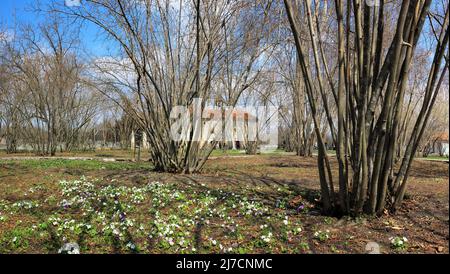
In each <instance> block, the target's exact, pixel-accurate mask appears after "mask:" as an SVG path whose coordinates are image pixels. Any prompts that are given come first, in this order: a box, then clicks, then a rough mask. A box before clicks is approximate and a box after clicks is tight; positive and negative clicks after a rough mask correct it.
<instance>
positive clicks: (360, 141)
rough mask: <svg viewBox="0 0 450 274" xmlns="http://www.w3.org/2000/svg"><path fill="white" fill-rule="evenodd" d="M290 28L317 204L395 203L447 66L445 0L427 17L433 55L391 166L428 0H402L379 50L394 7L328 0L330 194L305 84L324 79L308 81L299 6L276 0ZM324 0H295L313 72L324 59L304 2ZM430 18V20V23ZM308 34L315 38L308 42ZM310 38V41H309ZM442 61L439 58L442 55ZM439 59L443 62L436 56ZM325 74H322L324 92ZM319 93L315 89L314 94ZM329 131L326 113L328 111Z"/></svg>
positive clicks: (371, 206)
mask: <svg viewBox="0 0 450 274" xmlns="http://www.w3.org/2000/svg"><path fill="white" fill-rule="evenodd" d="M284 3H285V8H286V11H287V15H288V19H289V22H290V26H291V30H292V33H293V36H294V40H295V44H296V48H297V53H298V58H299V61H300V64H301V67H302V72H303V80H304V82H305V85H306V87H307V95H308V99H309V104H310V106H311V109H312V115H313V117H314V121H315V127H316V136H317V139H318V144H319V158H318V159H319V171H320V174H321V176H320V181H321V192H322V202H323V205H324V211H326V212H328V213H329V212H331V211H335V212H336V211H339V212H341V213H344V214H349V213H350V214H356V215H357V214H360V213H361V212H365V213H369V214H374V213H378V214H381V213H383V212H384V210H385V209H386V208H388V209H392V210H395V208H397V207H398V206H399V205H400V203H401V202H402V200H403V196H404V193H405V190H406V179H407V177H408V171H409V168H410V166H411V162H412V159H413V156H414V154H415V152H416V150H417V146H418V144H419V142H420V139H421V137H422V135H423V131H424V129H425V128H426V124H427V121H428V120H429V117H430V114H431V112H432V109H433V105H434V102H435V100H436V95H437V94H438V90H439V88H440V86H441V84H442V81H443V78H444V75H445V73H446V70H447V69H448V57H445V51H446V50H447V48H448V32H449V26H448V17H449V15H448V3H446V5H447V8H446V9H445V10H446V12H445V15H444V16H441V17H440V19H439V20H438V19H436V18H435V20H437V21H439V22H435V23H434V24H433V23H432V24H430V27H431V28H432V29H433V30H434V33H435V37H436V43H435V49H434V51H433V52H434V57H433V62H432V64H431V66H430V68H429V73H428V78H427V85H426V86H425V87H423V89H424V99H423V101H422V104H421V108H420V111H419V114H418V116H417V119H416V121H415V125H414V129H413V131H412V134H411V136H409V138H408V140H407V142H406V143H407V146H406V149H405V153H404V155H403V158H402V160H401V162H400V168H399V170H398V171H397V173H395V166H394V162H395V161H394V156H395V151H396V146H397V145H398V143H397V141H398V131H399V127H400V124H401V117H402V110H403V103H404V101H405V100H404V99H405V89H406V88H405V87H406V82H407V80H408V75H409V71H410V66H411V62H412V58H413V56H414V51H415V49H416V47H417V45H418V41H419V37H420V35H421V33H422V32H423V31H422V30H423V28H424V23H425V21H426V18H427V16H430V4H431V1H402V2H401V4H400V6H399V10H398V12H397V14H396V18H397V21H396V22H395V25H393V33H394V35H393V38H392V39H391V40H390V42H389V47H388V50H387V51H384V50H383V44H384V43H386V39H387V37H386V36H387V35H386V32H385V27H386V25H385V24H386V23H387V22H388V21H389V20H388V19H386V12H385V11H388V10H396V7H395V5H396V3H385V2H384V1H380V4H379V5H368V3H367V1H358V0H354V1H348V2H347V3H346V4H345V3H344V1H341V0H336V1H335V3H334V6H335V13H336V20H335V22H334V25H335V26H336V29H337V31H336V33H337V35H336V37H335V39H336V41H337V42H336V43H337V61H338V84H337V88H336V91H337V92H336V94H335V102H334V103H335V104H336V106H337V109H338V115H337V135H336V138H333V139H335V140H336V147H337V160H338V165H339V179H338V182H339V192H338V195H337V196H338V198H336V195H335V190H334V186H333V179H332V178H331V176H328V177H326V176H325V171H328V173H330V167H329V165H328V162H327V156H326V154H325V152H324V145H323V141H322V140H321V139H322V137H321V136H320V132H319V129H318V122H317V121H316V120H317V114H316V112H315V110H314V109H315V108H316V105H317V99H316V98H315V97H314V96H313V95H314V93H313V92H317V91H316V90H319V93H322V92H323V91H324V90H325V89H324V85H325V83H324V81H320V80H319V81H318V87H317V85H315V83H313V81H312V79H313V78H312V75H313V69H312V68H311V66H308V64H307V62H306V59H307V51H306V49H305V47H304V45H302V43H301V37H300V32H299V29H300V27H299V25H300V22H299V18H298V16H297V13H298V10H299V6H297V5H294V3H292V2H291V1H284ZM325 3H326V1H315V2H314V5H312V3H311V1H305V2H304V3H303V7H304V9H305V10H306V11H307V17H306V18H307V25H308V27H309V30H310V38H311V40H312V43H313V48H312V51H313V56H314V61H315V64H314V66H312V67H313V68H315V70H316V71H315V73H316V74H318V75H320V70H321V68H322V67H324V68H326V67H327V66H326V64H327V60H325V59H324V58H320V52H321V50H320V47H321V45H320V43H319V41H318V39H317V36H316V35H315V33H314V30H316V29H319V30H320V26H319V23H318V20H314V17H313V16H312V14H311V12H310V10H311V6H314V7H316V8H317V7H321V8H324V7H325ZM436 23H438V24H436ZM315 41H316V42H315ZM314 44H315V45H314ZM444 61H445V62H444ZM443 62H444V63H443ZM332 82H333V81H331V79H330V81H329V85H330V88H329V90H331V92H333V90H335V89H334V88H333V84H332ZM325 100H326V99H325V98H324V97H322V101H325ZM328 118H329V119H328V120H329V123H330V128H331V132H332V133H333V123H334V122H335V121H333V119H330V117H328Z"/></svg>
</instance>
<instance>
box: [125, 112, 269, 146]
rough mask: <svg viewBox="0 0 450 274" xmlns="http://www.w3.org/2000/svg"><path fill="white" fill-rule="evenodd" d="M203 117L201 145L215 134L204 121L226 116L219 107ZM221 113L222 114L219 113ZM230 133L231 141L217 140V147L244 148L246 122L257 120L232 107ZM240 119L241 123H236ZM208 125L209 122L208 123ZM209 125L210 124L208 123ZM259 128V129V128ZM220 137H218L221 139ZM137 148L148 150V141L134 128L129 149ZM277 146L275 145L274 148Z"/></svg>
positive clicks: (246, 143)
mask: <svg viewBox="0 0 450 274" xmlns="http://www.w3.org/2000/svg"><path fill="white" fill-rule="evenodd" d="M205 111H206V114H205V116H206V117H207V118H205V117H202V122H203V127H202V136H207V137H206V139H207V140H202V145H203V143H204V142H212V141H213V140H214V139H215V137H216V136H215V135H214V134H213V132H214V128H210V127H208V126H207V124H206V122H207V121H208V120H209V119H211V118H212V117H213V116H214V115H218V116H219V117H220V116H222V121H223V122H224V121H225V120H226V118H225V117H224V116H225V114H223V113H222V111H221V110H220V109H213V108H211V109H206V110H205ZM221 113H222V115H221ZM231 119H232V123H233V125H232V135H231V136H230V137H231V139H232V141H229V142H219V143H218V144H217V147H218V148H224V147H225V148H227V149H233V150H240V149H245V148H246V147H247V145H248V140H247V139H248V138H247V137H248V136H247V130H248V123H249V120H254V121H257V117H256V116H255V115H253V114H251V113H249V112H248V111H246V110H245V109H234V110H233V112H232V118H231ZM238 120H239V121H242V124H239V123H238ZM208 125H209V124H208ZM210 126H211V125H210ZM259 130H260V129H259ZM221 138H222V137H220V139H221ZM260 147H265V148H267V147H269V145H266V144H260ZM137 148H139V149H143V150H148V149H149V148H150V144H149V142H148V138H147V134H146V133H145V131H143V130H141V129H136V130H133V131H132V132H131V149H134V150H136V149H137ZM276 148H277V147H276V146H275V147H274V149H276Z"/></svg>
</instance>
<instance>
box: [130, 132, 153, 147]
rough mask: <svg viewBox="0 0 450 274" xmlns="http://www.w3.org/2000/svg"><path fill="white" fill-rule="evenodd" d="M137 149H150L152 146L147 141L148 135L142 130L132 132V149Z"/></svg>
mask: <svg viewBox="0 0 450 274" xmlns="http://www.w3.org/2000/svg"><path fill="white" fill-rule="evenodd" d="M136 147H140V148H142V149H149V148H150V144H149V143H148V141H147V134H146V133H145V132H144V131H142V130H140V129H137V130H133V131H132V132H131V149H135V148H136Z"/></svg>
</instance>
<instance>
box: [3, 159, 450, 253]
mask: <svg viewBox="0 0 450 274" xmlns="http://www.w3.org/2000/svg"><path fill="white" fill-rule="evenodd" d="M279 163H283V165H279ZM332 164H333V165H335V163H334V162H332ZM428 165H430V166H431V165H432V166H433V167H435V169H436V170H432V169H430V167H429V166H428ZM419 167H420V168H422V169H423V170H428V171H432V172H435V173H433V174H435V175H430V176H434V177H432V178H431V177H430V178H428V177H424V178H423V179H419V180H418V181H417V182H420V184H432V185H430V187H431V186H432V187H433V189H435V191H437V189H438V188H439V189H445V188H448V176H447V177H445V176H446V175H441V174H444V173H443V172H444V171H445V170H444V169H445V168H447V165H444V164H441V163H431V162H429V163H426V164H424V163H420V165H418V166H415V167H414V168H415V170H417V169H418V168H419ZM149 168H150V165H149V163H147V162H142V163H132V162H102V161H97V160H58V159H50V160H20V161H11V160H8V161H5V160H3V161H0V182H1V184H0V253H57V252H58V250H59V249H60V248H61V246H62V245H63V244H64V243H69V242H76V243H77V244H79V246H80V248H81V253H184V254H188V253H360V252H363V251H364V246H365V244H366V243H367V241H368V240H373V239H375V240H376V241H377V242H379V243H380V244H381V245H382V246H383V248H384V252H388V253H391V252H393V253H404V252H417V251H418V250H419V251H422V252H433V251H430V250H429V249H425V248H426V246H429V245H427V244H426V242H424V241H423V240H421V239H423V238H425V239H429V238H432V239H433V241H434V242H436V243H440V244H441V245H443V246H444V251H445V252H448V251H447V250H448V243H447V244H445V236H446V235H447V237H448V222H447V223H445V222H444V223H441V222H439V220H438V219H430V218H427V219H426V220H424V222H426V226H427V227H433V230H435V231H439V233H442V234H443V236H442V239H441V238H436V235H439V234H436V235H435V234H430V232H426V231H423V230H420V226H417V225H416V226H414V227H410V228H408V231H401V230H400V231H399V230H392V229H390V228H389V227H391V226H393V227H399V226H402V224H403V223H405V221H404V219H402V216H401V215H400V216H395V217H392V218H391V217H389V219H388V220H389V222H388V225H387V224H385V223H387V222H386V219H385V218H379V219H378V218H377V219H374V220H372V221H371V222H366V221H361V220H360V219H355V220H353V219H351V218H350V219H347V218H344V219H341V220H339V219H337V218H334V217H326V216H320V215H318V214H317V212H318V211H319V210H320V205H319V204H318V203H317V201H318V200H319V198H320V196H319V194H318V191H317V188H318V183H317V178H318V174H317V168H316V164H315V159H314V158H299V157H294V156H289V155H288V156H286V155H283V154H282V153H279V154H272V155H268V156H267V157H266V156H265V155H259V156H251V157H238V158H236V159H233V161H230V160H229V159H228V158H226V157H225V158H220V157H219V158H217V159H216V160H210V161H209V162H208V163H207V165H206V167H205V170H204V171H203V172H202V174H196V175H189V176H188V175H173V174H165V173H154V172H151V171H150V170H149ZM67 171H69V172H67ZM73 171H77V172H73ZM422 173H423V172H422V171H421V170H419V171H418V172H416V173H415V174H413V175H414V176H418V175H422ZM416 174H417V175H416ZM414 176H412V177H413V178H412V179H411V180H412V181H414V180H416V179H415V177H414ZM442 176H444V177H442ZM441 177H442V178H441ZM293 180H301V181H299V182H300V183H295V184H293V183H292V182H293ZM426 195H429V193H427V194H426ZM444 196H445V195H444ZM426 197H427V198H426V199H425V201H426V202H421V203H420V208H424V210H429V209H428V206H429V204H427V203H430V202H431V201H432V199H433V198H429V197H428V196H426ZM447 197H448V192H447ZM439 208H441V209H442V207H439ZM447 214H448V213H447ZM406 220H409V219H406ZM414 220H415V221H418V224H420V220H421V219H418V218H416V219H414ZM406 222H408V221H406ZM436 225H440V226H438V227H436ZM446 231H447V232H446ZM413 232H414V233H417V235H418V236H415V234H414V233H413ZM406 233H409V234H406ZM446 233H447V234H446ZM391 237H407V238H408V240H409V242H408V246H407V247H405V248H404V249H398V248H394V247H392V246H391V242H390V238H391ZM441 242H442V243H441ZM419 244H421V245H422V244H423V245H424V246H425V247H421V249H417V246H419Z"/></svg>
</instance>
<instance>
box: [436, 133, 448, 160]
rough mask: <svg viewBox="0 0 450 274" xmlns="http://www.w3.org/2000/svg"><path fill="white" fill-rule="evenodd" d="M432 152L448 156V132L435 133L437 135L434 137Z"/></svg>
mask: <svg viewBox="0 0 450 274" xmlns="http://www.w3.org/2000/svg"><path fill="white" fill-rule="evenodd" d="M432 153H434V154H439V156H445V157H448V155H449V146H448V132H441V133H439V134H436V135H435V137H434V138H433V148H432Z"/></svg>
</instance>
